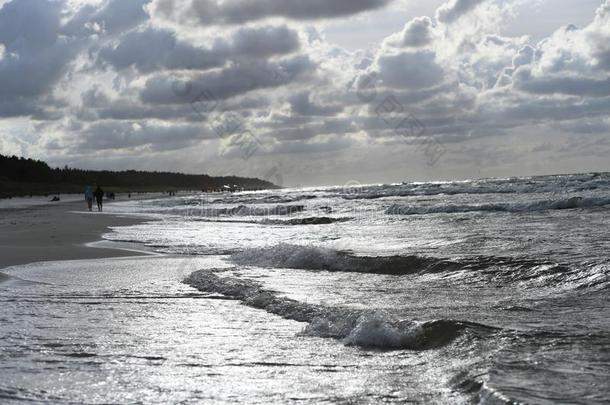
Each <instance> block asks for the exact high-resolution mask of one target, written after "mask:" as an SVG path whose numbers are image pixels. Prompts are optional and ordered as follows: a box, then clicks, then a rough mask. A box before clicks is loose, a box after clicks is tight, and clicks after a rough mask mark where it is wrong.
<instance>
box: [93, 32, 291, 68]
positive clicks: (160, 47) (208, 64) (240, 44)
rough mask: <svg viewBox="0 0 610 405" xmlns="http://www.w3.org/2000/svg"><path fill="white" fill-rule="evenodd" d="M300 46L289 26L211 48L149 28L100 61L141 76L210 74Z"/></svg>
mask: <svg viewBox="0 0 610 405" xmlns="http://www.w3.org/2000/svg"><path fill="white" fill-rule="evenodd" d="M299 46H300V44H299V37H298V34H297V32H296V31H294V30H291V29H288V28H287V27H286V26H277V27H276V26H266V27H257V28H253V27H245V28H240V29H238V30H237V31H235V32H234V33H233V35H232V37H231V38H230V39H229V41H227V40H224V39H222V40H218V41H216V42H215V45H214V46H213V47H211V48H202V47H197V46H194V45H192V44H191V43H189V42H187V41H183V40H178V39H177V38H176V34H175V33H174V32H173V31H170V30H166V29H155V28H151V27H146V28H144V29H141V30H135V31H130V32H128V33H126V34H125V35H123V36H121V38H120V39H119V40H118V43H117V44H115V45H109V46H106V47H104V48H102V49H101V50H100V52H99V59H100V60H101V61H102V62H106V63H109V64H111V65H112V66H113V67H114V68H115V69H117V70H121V69H126V68H129V67H134V68H136V69H137V70H138V71H139V72H142V73H150V72H154V71H157V70H180V69H187V70H208V69H211V68H214V67H220V66H223V65H224V64H225V63H227V61H228V60H230V59H233V60H235V59H244V58H267V57H270V56H273V55H280V54H287V53H291V52H294V51H297V50H298V49H299ZM151 48H153V49H154V50H155V52H151V51H150V50H151Z"/></svg>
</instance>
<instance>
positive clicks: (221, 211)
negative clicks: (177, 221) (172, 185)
mask: <svg viewBox="0 0 610 405" xmlns="http://www.w3.org/2000/svg"><path fill="white" fill-rule="evenodd" d="M304 209H305V206H303V205H276V206H272V207H252V206H247V205H239V206H237V207H231V208H203V207H201V208H200V207H193V208H189V209H183V211H186V213H187V214H188V215H192V216H202V217H219V216H241V217H249V216H259V217H260V216H272V215H292V214H297V213H299V212H303V210H304Z"/></svg>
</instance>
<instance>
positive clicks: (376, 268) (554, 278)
mask: <svg viewBox="0 0 610 405" xmlns="http://www.w3.org/2000/svg"><path fill="white" fill-rule="evenodd" d="M229 260H230V261H231V262H233V263H234V264H237V265H242V266H256V267H270V268H292V269H302V270H315V271H318V270H324V271H341V272H355V273H371V274H383V275H395V276H406V275H423V274H439V273H440V275H441V276H442V277H449V276H451V277H458V278H459V279H460V281H461V282H465V283H483V284H489V283H494V284H497V285H499V286H503V285H509V284H515V283H518V284H520V285H523V286H524V287H531V288H540V287H550V288H564V289H566V288H567V289H603V288H607V287H608V286H610V264H608V263H584V264H582V265H581V266H575V267H568V266H565V265H562V264H559V263H554V262H552V261H548V260H536V259H530V258H520V257H499V256H475V257H468V258H460V259H447V258H436V257H428V256H418V255H410V256H356V255H353V254H351V253H349V252H342V251H337V250H334V249H329V248H324V247H316V246H300V245H290V244H279V245H277V246H273V247H265V248H250V249H243V250H242V251H239V252H236V253H233V254H232V255H231V256H230V259H229Z"/></svg>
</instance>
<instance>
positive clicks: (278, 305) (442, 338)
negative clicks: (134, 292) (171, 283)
mask: <svg viewBox="0 0 610 405" xmlns="http://www.w3.org/2000/svg"><path fill="white" fill-rule="evenodd" d="M184 282H185V283H186V284H188V285H190V286H192V287H194V288H197V289H198V290H200V291H204V292H209V293H219V294H222V295H225V296H228V297H231V298H234V299H237V300H239V301H241V302H242V303H243V304H245V305H247V306H250V307H252V308H257V309H262V310H264V311H266V312H269V313H271V314H275V315H279V316H281V317H283V318H285V319H290V320H294V321H298V322H305V323H307V325H306V326H305V328H304V329H303V331H302V334H303V335H305V336H315V337H323V338H335V339H339V340H341V341H343V343H344V344H346V345H354V346H359V347H364V348H376V349H382V350H397V349H409V350H427V349H434V348H438V347H442V346H445V345H447V344H449V343H451V342H452V341H453V340H455V339H456V338H458V337H459V336H460V335H461V334H462V333H463V332H464V331H465V330H467V329H468V330H473V331H476V332H477V333H490V332H493V331H495V330H496V328H494V327H490V326H486V325H481V324H476V323H472V322H461V321H454V320H432V321H427V322H415V321H409V320H399V319H396V318H394V317H392V316H390V315H388V314H386V313H384V312H383V311H367V310H356V309H348V308H341V307H326V306H323V305H316V304H309V303H305V302H300V301H296V300H293V299H291V298H286V297H281V296H278V295H277V294H276V293H274V292H273V291H271V290H267V289H264V288H263V287H262V286H261V285H260V284H259V283H256V282H254V281H251V280H242V279H236V278H230V277H219V276H218V275H217V274H215V273H214V272H213V271H212V270H200V271H196V272H194V273H192V274H191V275H190V276H189V277H188V278H186V279H185V280H184Z"/></svg>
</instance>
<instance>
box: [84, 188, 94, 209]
mask: <svg viewBox="0 0 610 405" xmlns="http://www.w3.org/2000/svg"><path fill="white" fill-rule="evenodd" d="M85 201H87V207H88V208H89V211H91V210H92V208H93V191H92V190H91V187H90V186H87V188H86V189H85Z"/></svg>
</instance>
